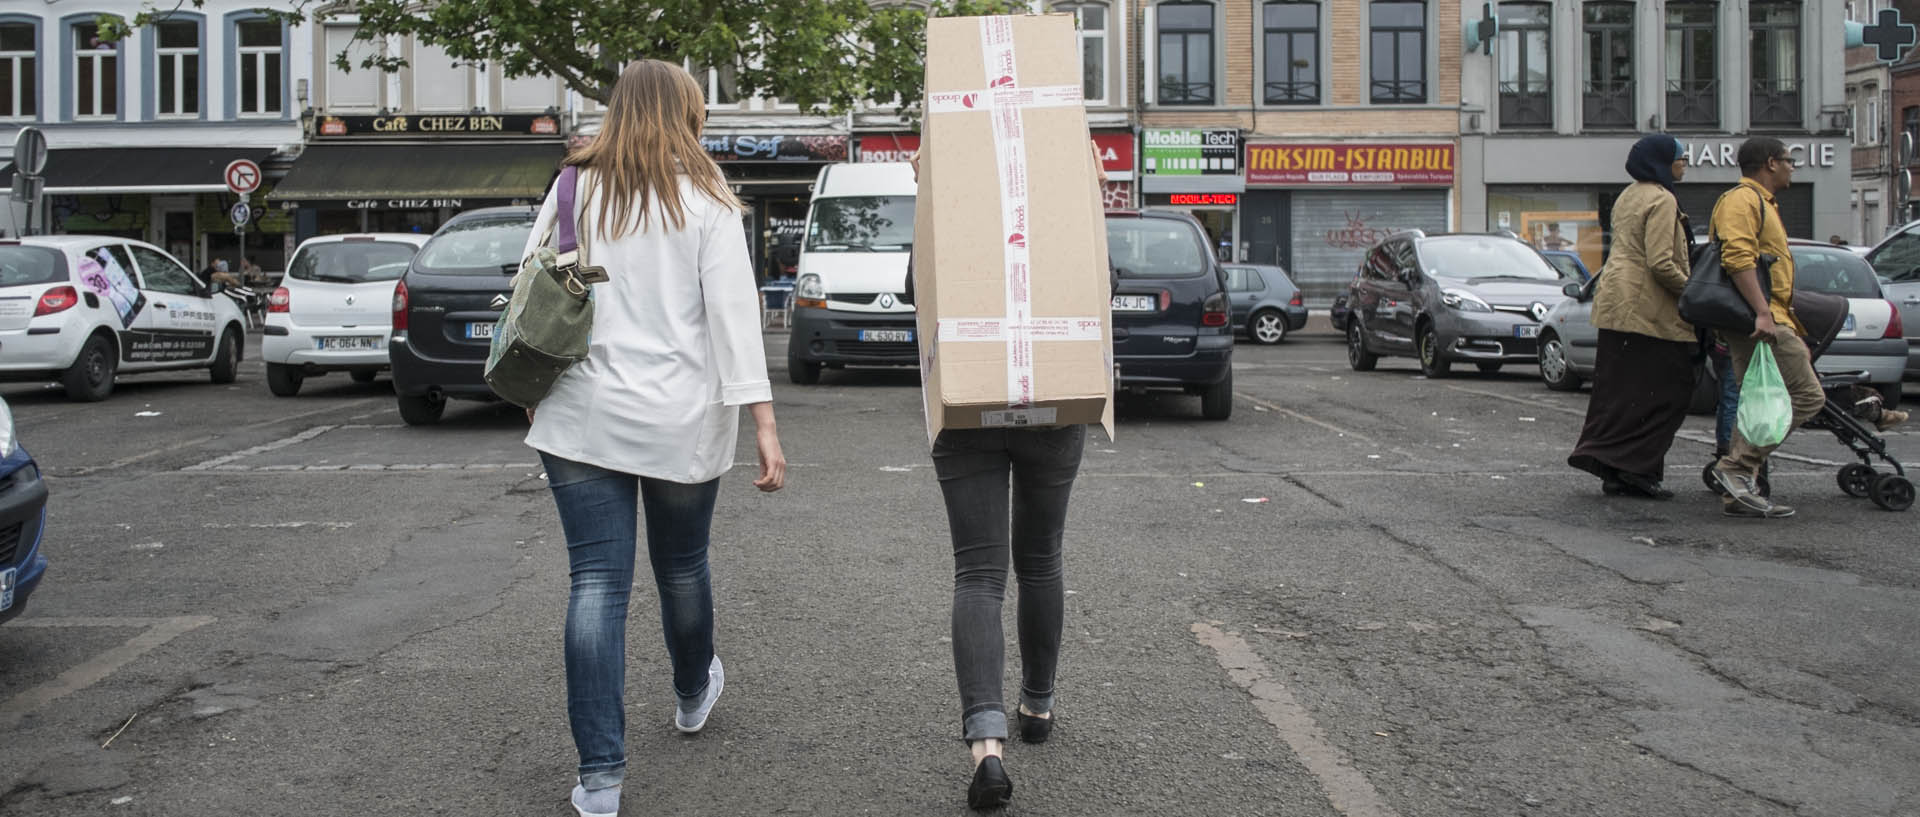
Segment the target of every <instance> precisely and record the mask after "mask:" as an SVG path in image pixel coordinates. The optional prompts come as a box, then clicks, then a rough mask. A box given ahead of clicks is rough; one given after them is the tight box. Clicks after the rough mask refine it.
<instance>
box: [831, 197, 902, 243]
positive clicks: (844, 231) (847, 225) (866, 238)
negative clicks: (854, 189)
mask: <svg viewBox="0 0 1920 817" xmlns="http://www.w3.org/2000/svg"><path fill="white" fill-rule="evenodd" d="M912 248H913V197H912V196H843V197H840V198H830V199H815V200H814V202H813V215H812V216H811V217H809V218H808V219H807V252H905V251H907V250H910V249H912Z"/></svg>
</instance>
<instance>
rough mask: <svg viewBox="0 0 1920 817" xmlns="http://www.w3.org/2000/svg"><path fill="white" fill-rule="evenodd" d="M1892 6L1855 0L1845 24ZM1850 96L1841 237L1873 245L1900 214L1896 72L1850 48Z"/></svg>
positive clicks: (1883, 0)
mask: <svg viewBox="0 0 1920 817" xmlns="http://www.w3.org/2000/svg"><path fill="white" fill-rule="evenodd" d="M1892 6H1893V3H1892V2H1891V0H1853V2H1850V3H1848V4H1847V19H1848V20H1851V21H1853V22H1856V23H1861V24H1863V25H1870V24H1872V23H1873V22H1874V19H1875V17H1876V15H1878V14H1879V12H1880V10H1881V9H1886V8H1891V7H1892ZM1846 94H1847V120H1848V122H1849V130H1850V131H1851V133H1852V135H1853V187H1852V190H1851V192H1850V195H1849V202H1848V212H1849V215H1850V216H1851V218H1850V221H1849V224H1848V229H1847V230H1842V231H1840V232H1839V233H1837V235H1839V236H1840V237H1841V238H1843V239H1845V240H1846V241H1848V242H1849V243H1852V244H1873V243H1874V242H1876V241H1878V240H1879V239H1880V237H1881V236H1883V235H1885V234H1886V231H1887V228H1888V226H1890V225H1889V220H1890V219H1894V218H1897V217H1898V215H1899V214H1898V212H1897V210H1898V209H1899V208H1898V205H1897V204H1896V203H1895V202H1894V201H1893V196H1892V192H1891V191H1892V183H1893V165H1894V162H1895V153H1896V151H1897V150H1898V139H1897V137H1898V135H1899V129H1898V126H1897V123H1896V122H1895V121H1894V115H1893V113H1892V111H1893V110H1894V107H1893V73H1892V71H1891V70H1890V67H1889V66H1888V65H1887V64H1886V63H1884V62H1881V61H1880V59H1879V57H1878V56H1877V55H1876V54H1875V53H1874V50H1873V49H1872V48H1850V49H1847V90H1846ZM1826 237H1827V236H1821V238H1826Z"/></svg>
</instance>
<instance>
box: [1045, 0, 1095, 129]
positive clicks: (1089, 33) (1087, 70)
mask: <svg viewBox="0 0 1920 817" xmlns="http://www.w3.org/2000/svg"><path fill="white" fill-rule="evenodd" d="M1053 9H1054V11H1062V12H1072V13H1073V16H1074V19H1075V20H1076V21H1077V22H1078V23H1079V28H1080V83H1081V91H1080V93H1081V96H1083V97H1085V99H1086V103H1087V105H1088V106H1091V107H1098V106H1101V105H1105V104H1107V4H1105V3H1057V4H1055V5H1054V7H1053Z"/></svg>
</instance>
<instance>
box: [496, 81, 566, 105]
mask: <svg viewBox="0 0 1920 817" xmlns="http://www.w3.org/2000/svg"><path fill="white" fill-rule="evenodd" d="M559 104H560V93H559V86H558V83H556V82H554V79H553V78H552V77H545V76H526V77H512V78H510V79H507V80H504V81H502V82H501V83H500V107H501V109H502V110H508V111H544V110H547V109H549V108H554V107H558V106H559Z"/></svg>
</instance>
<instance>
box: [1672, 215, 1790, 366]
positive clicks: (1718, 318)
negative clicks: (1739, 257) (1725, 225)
mask: <svg viewBox="0 0 1920 817" xmlns="http://www.w3.org/2000/svg"><path fill="white" fill-rule="evenodd" d="M1754 202H1755V203H1756V204H1758V205H1760V222H1759V227H1758V228H1757V229H1755V230H1754V241H1753V243H1754V247H1755V249H1756V250H1757V249H1758V248H1759V245H1760V234H1761V233H1764V232H1766V229H1767V203H1766V202H1765V201H1762V200H1761V199H1760V194H1758V193H1755V194H1754ZM1709 236H1710V238H1709V240H1708V241H1707V243H1706V245H1705V246H1704V247H1702V248H1701V250H1700V253H1699V255H1698V256H1697V257H1696V258H1694V259H1693V272H1692V273H1691V274H1690V275H1688V277H1687V286H1686V288H1685V289H1683V290H1681V291H1680V318H1681V319H1682V320H1684V321H1686V322H1687V323H1690V324H1693V325H1694V326H1695V327H1698V328H1701V329H1717V330H1720V331H1723V332H1740V333H1742V334H1751V333H1752V332H1753V323H1754V318H1755V316H1754V314H1753V307H1752V306H1750V305H1749V304H1748V303H1747V298H1746V296H1744V295H1741V294H1740V288H1739V287H1737V286H1734V283H1733V276H1731V275H1729V274H1727V270H1726V269H1725V268H1724V267H1722V266H1721V265H1720V256H1721V253H1722V252H1723V251H1724V250H1725V243H1726V242H1724V241H1722V240H1720V236H1719V234H1718V233H1717V231H1716V232H1710V233H1709ZM1755 257H1756V261H1757V263H1756V264H1755V267H1754V274H1755V275H1756V276H1758V277H1759V279H1760V291H1761V292H1762V293H1764V294H1765V295H1766V297H1767V302H1768V303H1772V302H1773V275H1772V271H1773V262H1774V261H1775V259H1774V257H1773V256H1771V255H1766V254H1764V253H1755Z"/></svg>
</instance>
